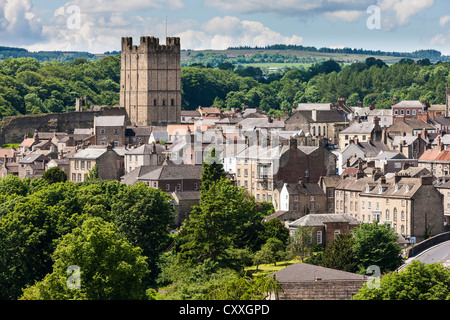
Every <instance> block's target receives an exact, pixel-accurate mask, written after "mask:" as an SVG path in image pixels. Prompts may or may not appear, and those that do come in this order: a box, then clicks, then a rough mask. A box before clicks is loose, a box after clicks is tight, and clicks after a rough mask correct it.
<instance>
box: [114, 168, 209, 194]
mask: <svg viewBox="0 0 450 320" xmlns="http://www.w3.org/2000/svg"><path fill="white" fill-rule="evenodd" d="M202 170H203V169H202V166H192V165H185V164H179V165H176V164H172V163H167V162H165V163H163V164H162V165H159V166H141V167H138V168H136V169H134V170H133V171H131V172H129V173H127V174H126V175H124V176H123V177H121V181H122V183H125V184H128V185H134V184H136V183H138V182H143V183H145V184H146V185H147V186H149V187H152V188H160V189H161V190H162V191H164V192H168V193H171V192H174V191H177V192H178V191H198V190H200V186H201V174H202Z"/></svg>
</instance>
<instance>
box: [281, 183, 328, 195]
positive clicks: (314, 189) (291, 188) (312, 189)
mask: <svg viewBox="0 0 450 320" xmlns="http://www.w3.org/2000/svg"><path fill="white" fill-rule="evenodd" d="M285 186H286V190H287V191H288V193H289V194H316V195H319V194H325V193H324V191H323V189H322V188H321V187H320V186H319V185H318V184H317V183H302V184H299V183H296V184H287V183H286V184H285Z"/></svg>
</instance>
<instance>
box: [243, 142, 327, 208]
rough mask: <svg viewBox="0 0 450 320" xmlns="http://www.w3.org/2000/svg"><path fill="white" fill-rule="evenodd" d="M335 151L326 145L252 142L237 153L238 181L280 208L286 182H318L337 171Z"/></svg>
mask: <svg viewBox="0 0 450 320" xmlns="http://www.w3.org/2000/svg"><path fill="white" fill-rule="evenodd" d="M335 172H336V162H335V158H334V155H333V154H332V153H331V152H330V151H328V150H326V149H324V148H322V147H307V146H298V145H297V140H296V139H295V138H293V139H291V143H290V145H283V146H281V145H277V146H271V145H268V146H264V145H262V146H261V145H252V146H250V147H247V148H245V149H244V150H243V151H241V152H239V153H238V154H237V155H236V182H237V185H238V187H244V188H245V189H246V190H247V191H248V192H249V193H250V194H252V195H254V196H255V197H256V199H259V201H267V202H272V203H273V205H274V207H275V210H278V209H279V204H280V201H279V190H277V188H280V189H281V188H282V186H283V184H284V183H288V184H293V185H294V184H297V183H298V181H299V180H302V181H303V182H304V183H317V182H318V181H319V178H320V177H321V176H331V175H335Z"/></svg>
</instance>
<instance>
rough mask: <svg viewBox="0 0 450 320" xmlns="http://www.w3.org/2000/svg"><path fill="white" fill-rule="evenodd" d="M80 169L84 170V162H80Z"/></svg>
mask: <svg viewBox="0 0 450 320" xmlns="http://www.w3.org/2000/svg"><path fill="white" fill-rule="evenodd" d="M81 169H82V170H84V161H81Z"/></svg>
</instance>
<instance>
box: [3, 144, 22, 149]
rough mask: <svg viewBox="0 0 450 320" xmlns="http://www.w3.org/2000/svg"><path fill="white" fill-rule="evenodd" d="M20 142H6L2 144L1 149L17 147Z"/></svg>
mask: <svg viewBox="0 0 450 320" xmlns="http://www.w3.org/2000/svg"><path fill="white" fill-rule="evenodd" d="M19 145H20V143H7V144H4V145H2V149H11V148H13V147H14V148H15V149H18V148H19Z"/></svg>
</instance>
